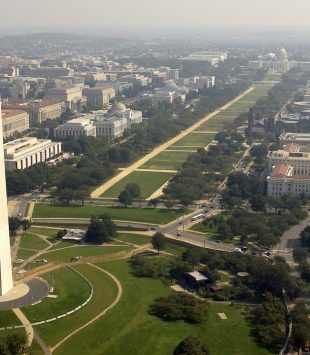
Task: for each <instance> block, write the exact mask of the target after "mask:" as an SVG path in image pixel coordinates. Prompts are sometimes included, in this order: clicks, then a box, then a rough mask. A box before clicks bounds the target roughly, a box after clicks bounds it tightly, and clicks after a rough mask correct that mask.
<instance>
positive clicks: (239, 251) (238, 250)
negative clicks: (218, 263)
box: [234, 248, 242, 253]
mask: <svg viewBox="0 0 310 355" xmlns="http://www.w3.org/2000/svg"><path fill="white" fill-rule="evenodd" d="M234 251H235V252H236V253H242V250H241V248H234Z"/></svg>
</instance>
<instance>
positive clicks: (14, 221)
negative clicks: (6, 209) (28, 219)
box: [9, 217, 21, 235]
mask: <svg viewBox="0 0 310 355" xmlns="http://www.w3.org/2000/svg"><path fill="white" fill-rule="evenodd" d="M20 226H21V220H20V219H19V218H18V217H9V230H10V234H11V235H15V234H16V232H17V231H18V229H19V228H20Z"/></svg>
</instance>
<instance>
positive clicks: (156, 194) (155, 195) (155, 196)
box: [146, 179, 170, 201]
mask: <svg viewBox="0 0 310 355" xmlns="http://www.w3.org/2000/svg"><path fill="white" fill-rule="evenodd" d="M169 180H170V179H169ZM169 180H168V181H166V182H165V183H164V184H162V185H161V187H160V188H159V189H157V190H156V191H154V192H153V193H152V195H151V196H149V197H148V198H146V201H147V200H151V199H152V198H157V197H160V196H161V195H162V194H163V192H164V188H165V187H167V186H168V183H169Z"/></svg>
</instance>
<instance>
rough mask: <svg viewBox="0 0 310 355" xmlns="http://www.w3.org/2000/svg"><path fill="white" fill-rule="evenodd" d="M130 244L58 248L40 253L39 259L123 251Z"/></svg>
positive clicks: (68, 257) (60, 258) (65, 258)
mask: <svg viewBox="0 0 310 355" xmlns="http://www.w3.org/2000/svg"><path fill="white" fill-rule="evenodd" d="M130 249H131V248H130V247H129V246H126V245H124V246H121V247H118V246H109V245H108V246H77V245H75V246H72V247H70V248H65V249H58V250H55V251H51V252H49V253H44V254H42V255H40V258H39V259H47V260H48V261H58V260H67V259H70V258H72V257H75V256H98V255H106V254H112V253H118V252H121V251H129V250H130Z"/></svg>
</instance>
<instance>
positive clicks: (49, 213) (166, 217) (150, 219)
mask: <svg viewBox="0 0 310 355" xmlns="http://www.w3.org/2000/svg"><path fill="white" fill-rule="evenodd" d="M189 212H190V211H185V210H167V209H158V208H156V209H155V208H123V207H105V206H89V205H87V206H69V207H67V206H60V205H51V204H44V203H37V204H36V205H35V208H34V213H33V217H34V218H90V217H92V216H96V215H100V214H102V213H108V214H109V215H110V216H111V218H112V219H115V220H122V221H135V222H142V223H150V224H151V223H153V224H166V223H168V222H170V221H173V220H174V219H177V218H178V217H180V216H182V215H184V214H185V213H189Z"/></svg>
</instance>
